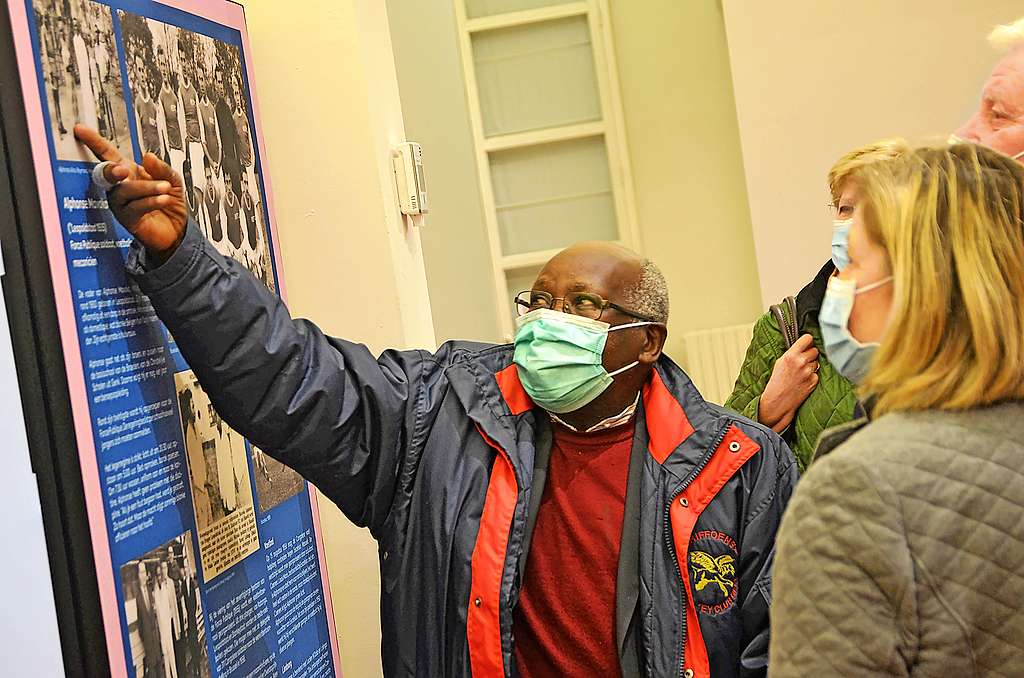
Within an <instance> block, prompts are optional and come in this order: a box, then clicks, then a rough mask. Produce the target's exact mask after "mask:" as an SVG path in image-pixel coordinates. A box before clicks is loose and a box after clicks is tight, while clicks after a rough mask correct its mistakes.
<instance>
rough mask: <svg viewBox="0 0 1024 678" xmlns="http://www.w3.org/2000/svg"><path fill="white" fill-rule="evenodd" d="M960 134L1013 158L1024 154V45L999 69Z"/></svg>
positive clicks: (993, 74) (988, 83)
mask: <svg viewBox="0 0 1024 678" xmlns="http://www.w3.org/2000/svg"><path fill="white" fill-rule="evenodd" d="M956 135H957V136H959V137H961V138H963V139H966V140H967V141H973V142H975V143H979V144H981V145H983V146H988V147H989V148H991V149H993V150H996V151H999V152H1000V153H1005V154H1006V155H1009V156H1015V155H1017V154H1018V153H1021V152H1022V151H1024V46H1022V47H1017V48H1016V49H1014V50H1013V51H1012V52H1010V53H1009V54H1007V55H1006V56H1005V57H1004V58H1003V60H1002V61H1000V62H999V64H998V65H997V66H996V67H995V70H993V71H992V74H991V75H990V76H989V78H988V80H987V81H986V82H985V87H984V89H983V90H982V92H981V105H980V106H979V108H978V110H977V112H976V113H975V114H974V115H973V116H971V119H970V120H968V121H967V122H966V123H965V124H964V125H963V127H961V128H960V129H958V130H957V131H956Z"/></svg>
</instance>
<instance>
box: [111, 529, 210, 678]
mask: <svg viewBox="0 0 1024 678" xmlns="http://www.w3.org/2000/svg"><path fill="white" fill-rule="evenodd" d="M121 586H122V589H123V590H124V612H125V617H126V618H127V620H128V636H129V640H130V643H131V649H132V663H133V664H134V666H135V675H136V676H138V677H139V678H209V676H210V661H209V658H208V656H207V651H206V627H205V624H204V623H203V604H202V600H201V596H200V594H199V582H198V580H197V578H196V560H195V553H194V549H193V547H192V532H191V530H189V531H187V532H185V533H184V534H182V535H181V536H179V537H176V538H174V539H172V540H171V541H169V542H167V543H166V544H163V545H162V546H158V547H157V548H155V549H153V550H152V551H150V552H148V553H146V554H145V555H143V556H142V557H141V558H138V559H135V560H129V561H128V562H127V563H125V564H124V565H122V566H121Z"/></svg>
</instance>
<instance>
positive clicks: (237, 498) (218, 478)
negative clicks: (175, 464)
mask: <svg viewBox="0 0 1024 678" xmlns="http://www.w3.org/2000/svg"><path fill="white" fill-rule="evenodd" d="M174 382H175V390H176V391H177V394H178V410H179V412H180V415H181V431H182V435H183V439H184V442H185V459H186V465H187V466H188V481H189V486H190V488H191V490H192V492H191V494H192V505H193V509H194V511H195V518H196V531H197V532H198V534H199V554H200V557H201V565H202V567H201V570H202V575H203V581H210V580H211V579H213V578H214V577H216V576H217V575H219V574H220V573H221V572H224V571H225V570H226V569H227V568H229V567H231V566H232V565H234V564H235V563H237V562H240V561H241V560H242V559H244V558H245V557H246V556H249V555H251V554H253V553H255V552H256V551H257V550H258V549H259V536H258V535H257V532H256V512H255V508H254V506H253V491H252V481H251V479H250V472H249V455H248V454H247V452H246V447H247V443H246V441H245V439H244V438H243V437H242V436H241V435H240V434H239V433H238V432H237V431H234V430H233V429H232V428H231V427H230V426H228V425H227V423H225V422H224V420H223V419H221V417H220V414H218V413H217V411H216V410H215V409H214V408H213V404H212V403H211V402H210V398H209V396H207V395H206V391H204V390H203V388H202V386H200V385H199V381H198V380H197V379H196V376H195V374H194V373H193V372H191V371H186V372H179V373H178V374H176V375H174Z"/></svg>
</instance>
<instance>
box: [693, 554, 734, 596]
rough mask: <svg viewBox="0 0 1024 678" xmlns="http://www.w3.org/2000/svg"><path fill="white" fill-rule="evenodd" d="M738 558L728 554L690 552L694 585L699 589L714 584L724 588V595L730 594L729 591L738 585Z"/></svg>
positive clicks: (701, 589)
mask: <svg viewBox="0 0 1024 678" xmlns="http://www.w3.org/2000/svg"><path fill="white" fill-rule="evenodd" d="M735 562H736V559H735V558H733V557H732V556H730V555H728V554H726V555H724V556H718V557H717V558H715V557H714V556H712V555H710V554H708V553H704V552H703V551H693V552H692V553H690V565H691V566H692V567H693V580H694V586H696V587H697V590H698V591H703V590H704V589H705V588H707V587H708V586H710V585H711V584H714V585H716V586H718V588H720V589H721V590H722V595H724V596H728V595H729V592H730V591H732V588H733V587H734V586H735V585H736V566H735V565H734V563H735Z"/></svg>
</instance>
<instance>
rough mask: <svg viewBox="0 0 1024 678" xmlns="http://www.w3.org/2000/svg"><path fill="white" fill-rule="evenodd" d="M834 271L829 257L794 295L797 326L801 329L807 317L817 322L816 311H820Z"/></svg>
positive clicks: (833, 265) (834, 268)
mask: <svg viewBox="0 0 1024 678" xmlns="http://www.w3.org/2000/svg"><path fill="white" fill-rule="evenodd" d="M835 272H836V267H835V264H833V263H832V260H831V259H829V260H828V261H826V262H825V265H824V266H822V267H821V270H820V271H818V274H817V275H815V276H814V280H812V281H811V282H809V283H807V285H806V286H805V287H804V288H803V289H802V290H800V293H799V294H797V295H796V317H797V319H798V323H797V326H798V327H800V328H801V329H802V328H803V327H804V326H805V325H806V323H807V320H808V318H810V319H811V320H812V321H813V322H814V324H815V325H817V324H818V312H819V311H821V303H822V301H824V299H825V289H826V288H828V279H829V278H831V277H832V274H833V273H835Z"/></svg>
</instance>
